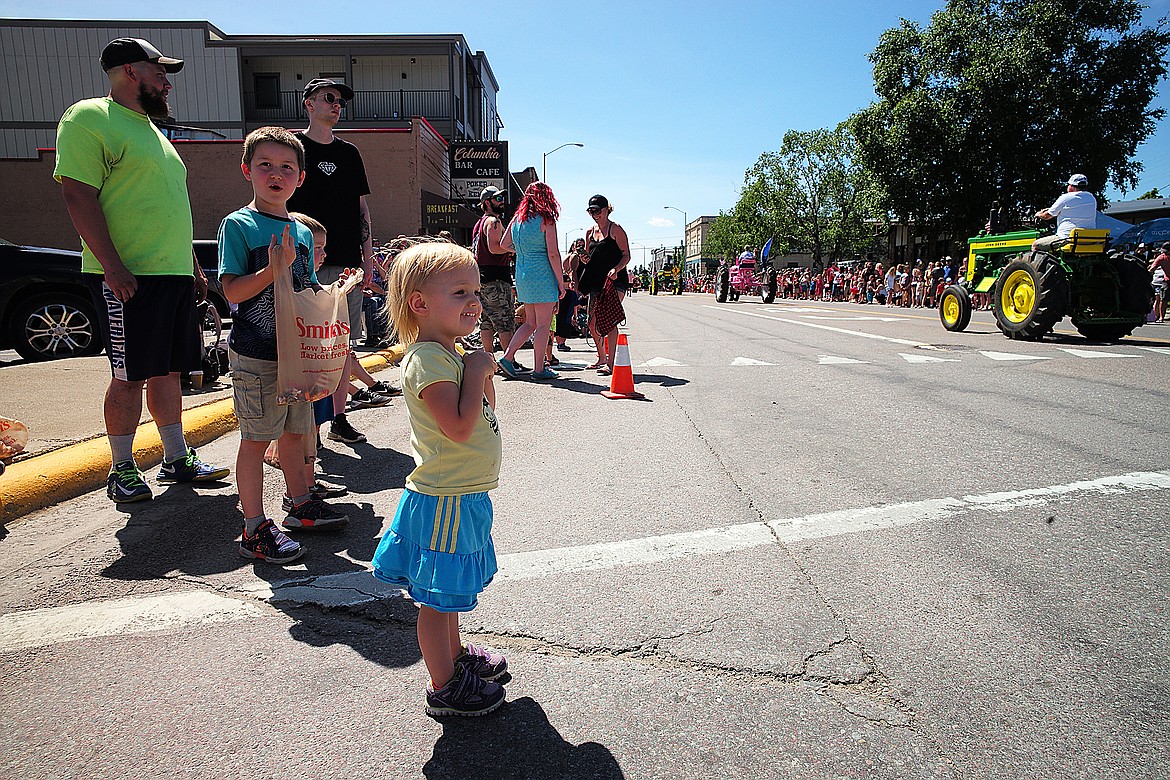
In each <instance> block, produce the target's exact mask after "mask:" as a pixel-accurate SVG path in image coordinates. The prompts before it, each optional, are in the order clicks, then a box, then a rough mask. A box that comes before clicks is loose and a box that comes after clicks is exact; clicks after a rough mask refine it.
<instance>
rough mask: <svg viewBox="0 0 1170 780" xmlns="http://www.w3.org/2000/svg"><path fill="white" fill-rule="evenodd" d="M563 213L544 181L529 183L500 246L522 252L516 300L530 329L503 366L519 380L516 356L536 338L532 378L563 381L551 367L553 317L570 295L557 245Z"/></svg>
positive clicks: (517, 338)
mask: <svg viewBox="0 0 1170 780" xmlns="http://www.w3.org/2000/svg"><path fill="white" fill-rule="evenodd" d="M560 210H561V207H560V204H559V203H557V199H556V197H555V196H554V195H553V191H552V190H551V189H549V186H548V185H547V184H545V183H544V182H540V181H535V182H533V183H532V184H529V185H528V187H527V189H525V190H524V197H523V198H521V199H520V205H519V206H518V207H517V208H516V215H515V216H513V217H512V221H511V222H510V223H508V229H507V230H505V231H504V235H503V238H502V239H501V241H500V246H502V247H503V248H504V249H505V250H507V251H509V252H515V253H516V300H518V301H520V303H523V304H524V324H523V325H521V326H520V327H519V328H517V329H516V333H515V335H513V336H512V341H511V343H509V344H508V347H507V349H505V350H504V356H503V357H501V358H500V359H499V361H498V362H499V365H500V368H501V369H502V370H503V372H504V373H505V374H507V375H508V376H510V377H513V378H515V377H518V376H520V370H519V369H518V368H517V366H516V362H515V361H516V352H517V351H518V350H519V349H520V347H521V346H523V345H524V343H525V342H526V341H528V339H529V337H531V338H532V360H533V366H532V374H531V376H532V378H533V379H556V378H557V377H558V376H560V375H559V374H557V372H555V371H553V370H552V369H551V368H549V367H548V366H547V365H546V364H545V357H546V355H547V352H548V344H549V337H550V326H551V325H552V318H553V313H554V312H555V311H556V308H557V301H559V300H560V299H561V296H563V295H564V294H565V282H564V279H563V275H562V269H561V251H560V249H559V247H558V246H557V217H559V216H560Z"/></svg>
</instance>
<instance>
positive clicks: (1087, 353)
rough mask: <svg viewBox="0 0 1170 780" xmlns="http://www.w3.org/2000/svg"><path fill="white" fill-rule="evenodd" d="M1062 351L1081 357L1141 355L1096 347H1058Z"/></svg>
mask: <svg viewBox="0 0 1170 780" xmlns="http://www.w3.org/2000/svg"><path fill="white" fill-rule="evenodd" d="M1057 349H1059V350H1060V351H1061V352H1067V353H1068V354H1070V355H1073V356H1074V357H1079V358H1136V357H1141V355H1127V354H1125V353H1124V352H1101V351H1100V350H1096V349H1070V348H1068V347H1057Z"/></svg>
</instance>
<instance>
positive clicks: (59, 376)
mask: <svg viewBox="0 0 1170 780" xmlns="http://www.w3.org/2000/svg"><path fill="white" fill-rule="evenodd" d="M357 352H358V355H359V358H360V359H361V362H362V365H363V366H365V368H366V370H367V371H370V372H375V371H381V370H382V369H384V368H387V367H389V366H390V365H392V364H394V363H396V362H397V360H398V359H399V357H400V356H399V355H398V354H396V353H395V352H394V351H393V350H392V349H390V350H382V351H373V350H370V349H368V348H362V347H359V348H358V349H357ZM4 354H6V355H8V354H11V355H12V358H13V361H14V362H5V361H4V360H2V359H0V388H2V391H0V415H2V416H5V417H13V418H16V419H18V420H21V421H22V422H24V423H25V424H26V425H27V426H28V429H29V442H28V446H27V448H26V449H25V452H23V453H21V454H20V455H18V456H17V457H16V458H15V459H13V461H12V463H10V464H9V465H8V467H7V468H6V469H5V471H4V473H3V474H2V475H0V525H3V524H4V523H8V522H11V521H12V520H14V519H16V518H18V517H20V516H22V515H26V514H28V513H29V512H33V511H36V510H37V509H43V508H44V507H47V506H51V505H53V504H55V503H57V502H60V501H64V500H66V499H69V498H73V497H75V496H79V495H81V494H83V493H87V492H89V491H91V490H96V489H98V488H99V487H101V486H102V485H104V484H105V481H106V475H107V474H108V473H109V470H110V450H109V444H108V443H107V441H106V437H105V422H104V419H103V417H102V399H103V398H104V396H105V392H106V387H107V385H108V384H109V381H110V363H109V360H108V359H107V358H106V357H105V355H98V356H96V357H87V358H70V359H68V360H56V361H49V362H45V363H25V362H15V357H16V356H15V353H4ZM235 428H236V418H235V415H234V414H233V413H232V388H231V378H230V377H220V378H219V379H218V380H217V381H216V382H215V383H214V384H212V385H211V386H210V387H206V388H204V389H203V390H200V391H198V392H194V393H184V395H183V431H184V433H185V435H186V438H187V442H188V444H190V445H191V446H192V447H200V446H202V445H204V444H206V443H208V442H210V441H212V440H214V439H216V438H218V437H220V436H222V435H224V434H225V433H228V432H229V431H232V430H234V429H235ZM134 455H135V458H136V459H137V460H138V464H139V466H140V467H141V468H142V469H143V470H145V469H148V468H151V467H153V466H157V465H158V464H159V463H160V462H161V460H162V443H161V442H160V441H159V437H158V430H157V429H156V428H155V426H154V423H153V421H152V420H151V418H150V413H149V412H148V411H147V409H146V404H145V402H144V403H143V408H142V424H141V425H140V426H139V428H138V434H137V435H136V436H135V440H134Z"/></svg>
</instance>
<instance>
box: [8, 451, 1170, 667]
mask: <svg viewBox="0 0 1170 780" xmlns="http://www.w3.org/2000/svg"><path fill="white" fill-rule="evenodd" d="M1161 490H1170V470H1167V471H1137V472H1132V473H1129V474H1120V475H1118V476H1111V477H1102V478H1100V479H1090V480H1082V481H1078V482H1071V483H1068V484H1064V485H1051V486H1049V487H1041V488H1032V489H1025V490H1013V491H1002V492H996V493H986V494H983V495H971V496H962V497H956V498H934V499H928V500H925V501H910V502H906V503H900V504H889V505H884V506H873V507H863V508H860V509H843V510H839V511H836V512H823V513H819V514H813V515H806V516H804V517H796V518H786V519H780V520H771V521H766V522H765V521H759V522H753V523H742V524H739V525H730V526H724V527H721V528H705V529H701V530H698V531H684V532H682V533H675V534H662V535H659V536H650V537H645V538H642V539H628V540H623V541H616V542H600V543H597V544H589V545H582V546H578V547H561V548H556V549H549V550H532V551H529V552H520V553H511V554H509V555H502V556H500V558H499V565H500V571H499V574H497V575H496V580H497V581H509V580H531V579H539V578H543V577H553V576H559V575H564V574H571V573H574V572H585V571H600V570H605V569H614V568H617V567H620V566H634V565H645V564H650V563H661V562H664V561H670V560H676V559H680V558H691V557H699V556H709V555H716V554H719V553H728V552H736V551H739V550H747V549H752V548H756V547H766V546H768V545H776V544H786V543H792V542H800V541H809V540H813V539H825V538H829V537H833V536H839V535H844V534H853V533H860V532H864V531H878V530H884V529H889V528H897V527H900V526H907V525H911V524H914V523H921V522H923V521H943V520H948V519H951V518H954V517H956V516H958V515H960V514H961V513H965V512H975V511H983V512H1007V511H1011V510H1012V509H1015V508H1018V507H1024V506H1040V505H1043V504H1047V503H1049V502H1051V501H1055V500H1058V499H1061V498H1065V497H1068V496H1072V495H1076V494H1091V493H1096V494H1101V495H1120V494H1126V493H1139V492H1150V491H1161ZM243 592H244V593H245V594H247V595H248V596H251V597H255V598H258V599H261V600H264V601H273V602H294V603H308V604H321V605H326V606H346V605H356V604H362V603H365V602H369V601H375V600H378V599H382V598H387V597H391V596H395V595H396V594H398V593H399V590H398V589H397V588H394V587H391V586H388V585H385V584H383V583H380V582H378V581H377V580H375V579H374V578H373V576H372V575H371V574H370V573H369V572H368V571H367V570H364V569H362V570H357V571H352V572H347V573H344V574H331V575H325V576H320V577H311V576H305V577H299V578H296V579H290V580H286V581H284V582H275V583H267V582H257V583H256V584H255V585H254V586H252V587H250V588H246V589H244V590H243ZM257 609H258V607H257V606H256V605H253V604H249V603H247V602H244V601H241V600H239V599H235V598H230V597H228V596H224V595H219V594H216V593H208V592H205V591H193V592H186V593H172V594H166V595H162V596H145V597H140V598H130V599H119V600H116V601H106V602H91V603H86V604H77V605H73V606H68V607H54V608H51V609H39V610H30V611H27V612H14V613H9V614H7V615H2V616H0V652H12V651H14V650H21V649H27V648H34V647H44V646H48V645H53V644H57V643H60V642H68V641H72V640H76V639H84V638H89V637H109V636H116V635H119V634H138V633H146V632H150V631H158V630H164V629H176V628H182V627H187V626H196V625H202V624H208V623H218V622H224V621H229V620H240V619H243V618H246V617H249V616H252V615H254V614H256V610H257Z"/></svg>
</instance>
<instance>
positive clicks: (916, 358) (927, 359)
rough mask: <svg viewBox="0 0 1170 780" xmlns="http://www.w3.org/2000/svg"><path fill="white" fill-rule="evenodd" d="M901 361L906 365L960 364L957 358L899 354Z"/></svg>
mask: <svg viewBox="0 0 1170 780" xmlns="http://www.w3.org/2000/svg"><path fill="white" fill-rule="evenodd" d="M898 354H899V355H901V356H902V359H903V360H905V361H906V362H907V363H959V362H962V361H960V360H959V358H938V357H931V356H930V355H911V354H909V353H906V352H899V353H898Z"/></svg>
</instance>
